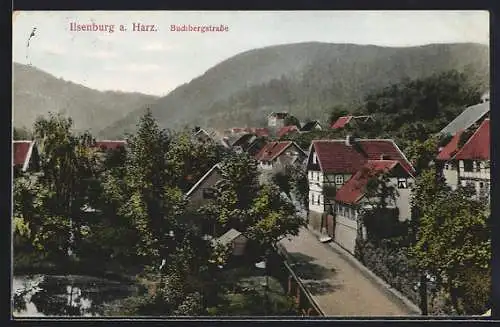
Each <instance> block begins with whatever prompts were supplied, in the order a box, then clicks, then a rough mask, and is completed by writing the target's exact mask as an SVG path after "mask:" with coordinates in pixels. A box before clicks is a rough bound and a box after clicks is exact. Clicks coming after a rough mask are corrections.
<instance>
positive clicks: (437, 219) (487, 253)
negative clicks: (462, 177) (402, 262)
mask: <svg viewBox="0 0 500 327" xmlns="http://www.w3.org/2000/svg"><path fill="white" fill-rule="evenodd" d="M472 193H473V192H472V190H470V189H469V188H468V187H465V188H463V187H459V188H458V189H457V190H455V191H452V190H450V189H449V188H448V187H446V185H444V182H443V181H442V180H441V179H440V178H439V177H438V178H436V174H435V171H434V170H433V169H431V170H428V171H425V172H424V173H423V174H422V175H421V176H420V177H419V179H418V180H417V184H416V188H415V191H414V197H413V205H414V207H416V208H417V209H418V215H419V217H418V218H419V220H418V221H419V225H418V226H417V228H416V241H415V243H414V246H413V247H412V249H411V254H412V255H413V256H414V257H415V258H416V261H417V264H418V267H419V268H420V269H421V270H422V271H425V272H427V273H429V274H430V275H432V276H435V277H436V279H437V280H436V283H437V287H438V289H440V290H443V291H445V292H446V293H447V294H448V295H449V296H450V299H451V303H452V305H453V307H454V310H455V312H456V313H460V314H464V313H468V314H471V313H473V314H478V313H480V312H477V311H476V312H471V311H466V310H470V308H471V307H475V308H476V310H477V307H478V306H477V305H476V306H474V305H470V304H469V303H471V302H473V301H475V302H482V304H483V306H482V308H481V309H482V310H485V309H486V305H487V303H488V301H489V296H488V294H486V295H485V294H484V293H483V295H482V296H483V298H482V299H477V298H473V297H472V296H473V294H467V293H466V291H467V289H469V291H470V289H471V288H470V285H471V284H472V283H474V282H475V281H474V278H475V277H474V275H468V274H466V271H467V272H469V273H471V272H475V274H478V275H475V276H476V277H479V276H482V275H484V274H486V273H487V272H488V271H489V265H490V260H491V235H490V231H491V230H490V228H489V223H488V220H489V216H490V213H489V210H488V209H487V206H486V204H485V203H483V202H481V201H478V200H475V199H474V198H473V197H472ZM476 282H477V280H476Z"/></svg>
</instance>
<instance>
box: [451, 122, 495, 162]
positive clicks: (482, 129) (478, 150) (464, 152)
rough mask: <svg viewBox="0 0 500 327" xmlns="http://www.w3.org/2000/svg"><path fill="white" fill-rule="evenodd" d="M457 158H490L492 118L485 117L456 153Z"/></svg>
mask: <svg viewBox="0 0 500 327" xmlns="http://www.w3.org/2000/svg"><path fill="white" fill-rule="evenodd" d="M455 159H457V160H490V120H489V119H488V118H487V119H485V120H484V121H483V122H482V123H481V125H480V126H479V128H478V129H477V130H476V132H474V134H472V136H471V137H470V139H469V140H468V141H467V143H465V144H464V146H463V147H462V149H460V150H459V151H458V152H457V154H456V155H455Z"/></svg>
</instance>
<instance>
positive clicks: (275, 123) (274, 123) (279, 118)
mask: <svg viewBox="0 0 500 327" xmlns="http://www.w3.org/2000/svg"><path fill="white" fill-rule="evenodd" d="M287 117H288V113H287V112H272V113H270V114H269V116H268V117H267V125H268V126H269V127H272V128H281V127H283V126H285V119H286V118H287Z"/></svg>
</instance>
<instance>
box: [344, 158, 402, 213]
mask: <svg viewBox="0 0 500 327" xmlns="http://www.w3.org/2000/svg"><path fill="white" fill-rule="evenodd" d="M398 165H400V163H399V162H398V161H397V160H368V161H367V162H366V163H365V164H364V165H363V167H361V169H360V170H359V171H358V172H357V173H356V174H354V175H353V176H352V177H351V178H350V179H349V180H348V181H347V182H346V183H345V184H344V185H343V186H342V187H341V188H340V189H339V190H337V193H336V194H335V201H338V202H342V203H348V204H355V203H357V202H358V201H359V200H361V198H362V197H363V196H364V195H365V191H366V186H367V184H368V181H369V180H370V179H371V178H373V177H375V176H377V175H379V174H380V173H382V172H388V171H391V170H393V169H394V168H395V167H396V166H398ZM400 166H401V165H400ZM401 167H403V166H401ZM403 168H404V167H403ZM406 172H407V173H408V171H406Z"/></svg>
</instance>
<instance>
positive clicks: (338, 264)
mask: <svg viewBox="0 0 500 327" xmlns="http://www.w3.org/2000/svg"><path fill="white" fill-rule="evenodd" d="M281 244H282V245H283V247H284V248H285V249H286V251H287V252H288V255H289V256H290V257H291V259H292V261H294V263H292V264H291V266H292V269H294V271H295V273H296V274H297V276H298V277H299V278H300V279H301V280H302V282H303V283H304V285H305V286H306V288H307V289H308V290H309V291H310V293H311V295H312V296H313V297H314V299H315V300H316V302H317V303H318V305H319V306H320V308H321V309H322V310H323V312H324V313H325V315H327V316H408V315H411V314H412V313H411V312H410V311H409V310H405V308H404V307H403V306H401V305H399V304H396V303H395V301H394V300H393V299H391V298H390V297H389V295H387V294H386V293H385V292H384V291H383V290H382V289H381V288H380V287H379V286H376V285H375V284H374V283H373V282H372V281H371V280H369V279H368V278H367V277H365V275H363V273H362V272H361V271H360V270H358V269H356V268H355V267H353V266H352V265H351V264H350V263H349V262H348V261H347V259H345V258H344V257H343V256H342V255H341V254H339V253H337V252H336V251H335V250H334V249H333V248H330V247H329V246H327V245H325V244H322V243H320V242H319V241H318V239H317V238H316V237H315V236H314V235H313V234H311V232H309V231H308V230H307V229H302V230H301V231H300V234H299V235H298V236H296V237H294V238H292V240H291V241H288V240H283V241H281Z"/></svg>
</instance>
